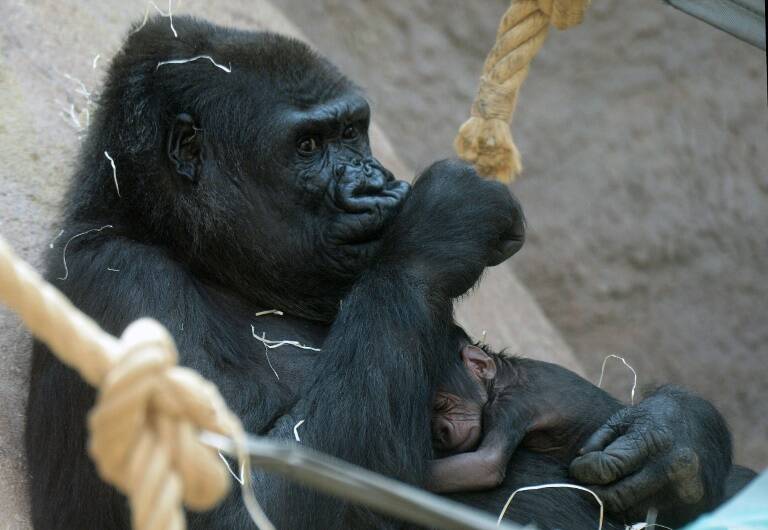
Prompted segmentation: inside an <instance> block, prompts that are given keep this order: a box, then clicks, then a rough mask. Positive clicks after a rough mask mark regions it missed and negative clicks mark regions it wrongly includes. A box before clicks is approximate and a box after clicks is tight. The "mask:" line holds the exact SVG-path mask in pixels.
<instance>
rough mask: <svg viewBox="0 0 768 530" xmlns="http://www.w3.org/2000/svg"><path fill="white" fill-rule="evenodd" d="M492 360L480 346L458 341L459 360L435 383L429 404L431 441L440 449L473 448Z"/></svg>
mask: <svg viewBox="0 0 768 530" xmlns="http://www.w3.org/2000/svg"><path fill="white" fill-rule="evenodd" d="M495 376H496V363H495V361H494V360H493V359H492V358H491V357H490V356H489V355H488V354H487V353H486V352H485V351H483V350H482V348H480V347H478V346H474V345H472V344H468V343H467V342H462V343H461V362H460V363H457V364H456V365H455V366H454V367H452V368H451V369H449V371H448V374H446V377H445V379H444V380H443V381H442V382H441V383H440V384H439V385H438V388H437V392H436V394H435V399H434V403H433V408H432V445H433V447H434V448H435V449H436V450H437V451H439V452H443V453H463V452H466V451H470V450H472V449H474V448H475V447H476V446H477V444H478V443H479V442H480V438H481V435H482V430H483V429H482V427H483V425H482V417H483V407H484V406H485V404H486V403H487V402H488V390H489V388H490V386H491V384H492V383H493V378H494V377H495Z"/></svg>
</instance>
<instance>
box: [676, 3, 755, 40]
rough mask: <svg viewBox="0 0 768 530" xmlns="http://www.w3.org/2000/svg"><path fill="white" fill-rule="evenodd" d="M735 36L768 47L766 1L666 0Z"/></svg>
mask: <svg viewBox="0 0 768 530" xmlns="http://www.w3.org/2000/svg"><path fill="white" fill-rule="evenodd" d="M664 1H665V2H666V3H668V4H669V5H671V6H672V7H675V8H677V9H679V10H680V11H682V12H684V13H687V14H689V15H691V16H694V17H696V18H698V19H699V20H703V21H704V22H706V23H707V24H710V25H712V26H714V27H716V28H718V29H721V30H723V31H725V32H726V33H730V34H731V35H733V36H734V37H736V38H739V39H741V40H743V41H745V42H748V43H750V44H752V45H753V46H757V47H758V48H760V49H763V50H764V49H765V2H764V0H664Z"/></svg>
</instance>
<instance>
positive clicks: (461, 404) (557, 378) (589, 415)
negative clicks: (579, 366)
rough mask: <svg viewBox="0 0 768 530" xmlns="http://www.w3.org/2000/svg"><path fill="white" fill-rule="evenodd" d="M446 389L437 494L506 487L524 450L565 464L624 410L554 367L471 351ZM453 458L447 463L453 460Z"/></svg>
mask: <svg viewBox="0 0 768 530" xmlns="http://www.w3.org/2000/svg"><path fill="white" fill-rule="evenodd" d="M461 360H462V364H460V365H457V366H456V367H455V368H454V369H451V370H450V371H449V373H448V374H447V377H446V379H445V380H444V381H443V382H442V384H440V385H439V387H438V391H437V394H436V396H435V400H434V409H433V416H432V439H433V446H434V448H435V450H436V452H437V454H438V455H441V456H444V458H439V459H437V460H434V461H433V462H432V467H431V481H430V484H429V487H430V489H432V490H433V491H436V492H441V493H451V492H457V491H471V490H483V489H489V488H493V487H496V486H498V485H499V484H501V483H502V482H503V480H504V477H505V474H506V469H507V464H508V463H509V460H510V458H511V457H512V453H513V452H514V451H515V449H517V448H518V447H524V448H526V449H529V450H531V451H534V452H538V453H546V454H548V455H550V456H552V457H554V458H556V459H557V460H559V461H561V462H563V463H564V464H569V463H570V462H571V461H572V460H573V459H574V458H575V457H576V456H578V455H579V452H580V449H581V447H582V446H583V444H584V443H585V442H586V441H587V439H588V438H589V436H590V435H591V434H592V433H594V432H595V431H596V430H597V429H598V428H599V427H600V426H601V425H602V424H603V423H605V421H606V420H607V419H608V418H609V417H610V416H611V414H613V413H614V412H616V411H618V410H619V409H620V408H622V405H621V403H619V402H618V401H617V400H616V399H614V398H613V397H611V396H610V395H608V394H607V393H606V392H604V391H603V390H601V389H599V388H597V387H596V386H594V385H593V384H591V383H590V382H588V381H586V380H585V379H582V378H581V377H579V376H578V375H576V374H575V373H573V372H571V371H569V370H566V369H565V368H562V367H561V366H557V365H555V364H551V363H546V362H543V361H536V360H533V359H525V358H521V357H510V356H505V355H501V354H498V353H494V352H491V351H490V350H489V349H488V348H487V347H484V346H483V347H481V346H476V345H473V344H469V343H464V344H462V347H461ZM446 455H448V456H446Z"/></svg>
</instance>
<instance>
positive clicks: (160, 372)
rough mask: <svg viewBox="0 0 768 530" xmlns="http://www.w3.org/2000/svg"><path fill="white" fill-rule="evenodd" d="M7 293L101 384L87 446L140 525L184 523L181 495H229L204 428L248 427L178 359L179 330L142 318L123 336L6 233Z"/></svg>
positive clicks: (28, 320)
mask: <svg viewBox="0 0 768 530" xmlns="http://www.w3.org/2000/svg"><path fill="white" fill-rule="evenodd" d="M0 302H3V303H4V304H5V305H7V306H8V307H9V308H10V309H12V310H13V311H15V312H16V313H18V314H19V315H20V316H21V318H22V319H23V320H24V323H25V324H26V326H27V327H28V328H29V330H30V331H31V332H32V333H33V334H34V335H35V336H36V337H37V338H39V339H40V340H42V341H43V342H45V343H46V344H47V345H48V346H49V347H50V348H51V350H52V351H53V352H54V353H55V354H56V356H57V357H58V358H59V359H61V361H62V362H64V363H65V364H67V365H69V366H70V367H72V368H74V369H75V370H77V371H78V372H79V373H80V375H81V376H82V377H83V378H84V379H85V380H86V381H88V383H90V384H91V385H93V386H95V387H97V388H98V389H99V396H98V400H97V403H96V406H95V407H94V409H93V410H92V411H91V413H90V415H89V417H88V426H89V430H90V442H89V452H90V455H91V457H92V458H93V459H94V461H95V462H96V467H97V469H98V471H99V474H100V475H101V477H102V478H103V479H104V480H106V481H108V482H109V483H111V484H113V485H114V486H115V487H117V488H118V489H119V490H120V491H121V492H122V493H124V494H125V495H126V496H127V497H128V499H129V502H130V506H131V514H132V521H133V528H134V529H135V530H183V529H184V528H185V526H186V523H185V519H184V512H183V510H182V507H181V505H182V502H183V503H184V504H185V505H186V506H187V507H188V508H190V509H193V510H205V509H209V508H211V507H213V506H214V505H215V504H216V503H217V502H218V501H219V500H221V499H222V498H223V497H224V495H226V493H227V491H228V489H229V475H228V472H227V470H226V468H225V467H224V463H223V462H222V461H221V460H220V459H219V457H218V455H217V453H216V452H215V451H214V450H212V449H210V448H208V447H206V446H204V445H202V444H201V443H200V442H199V439H198V433H199V431H200V430H203V429H204V430H207V431H212V432H216V433H220V434H223V435H225V436H230V437H234V438H235V439H242V436H243V429H242V426H241V424H240V421H239V419H238V418H237V417H236V416H235V415H234V414H232V412H230V411H229V409H228V408H227V406H226V404H225V403H224V400H223V398H222V397H221V395H220V394H219V392H218V390H217V388H216V387H215V386H214V385H213V384H211V383H210V382H208V381H206V380H205V379H203V378H202V377H201V376H200V375H199V374H197V373H196V372H194V371H193V370H190V369H187V368H182V367H178V366H176V360H177V352H176V348H175V345H174V343H173V339H172V338H171V336H170V335H169V334H168V331H167V330H166V329H165V328H164V327H163V326H162V325H160V324H159V323H158V322H156V321H154V320H150V319H142V320H138V321H136V322H134V323H133V324H131V325H130V326H129V327H128V328H127V329H126V330H125V332H124V333H123V336H122V337H121V338H120V340H117V339H115V338H114V337H112V336H111V335H109V334H108V333H106V332H104V331H103V330H102V329H101V328H100V327H99V326H98V325H97V324H96V323H95V322H94V321H93V320H91V319H90V318H88V317H87V316H86V315H84V314H83V313H82V312H80V311H79V310H78V309H77V308H75V307H74V306H73V305H72V304H71V303H70V302H69V300H67V299H66V298H65V297H64V295H62V294H61V293H60V292H59V291H58V290H57V289H55V288H54V287H53V286H51V285H50V284H48V283H46V282H45V281H44V280H43V279H42V278H41V277H40V276H39V275H38V274H37V273H36V272H35V271H34V270H33V269H32V268H31V267H30V266H29V265H27V264H26V263H24V262H23V261H22V260H21V259H20V258H18V257H17V256H16V255H15V254H14V253H13V252H12V251H11V248H10V247H9V246H8V244H7V243H6V242H5V241H4V240H3V239H2V238H0ZM86 502H87V499H86Z"/></svg>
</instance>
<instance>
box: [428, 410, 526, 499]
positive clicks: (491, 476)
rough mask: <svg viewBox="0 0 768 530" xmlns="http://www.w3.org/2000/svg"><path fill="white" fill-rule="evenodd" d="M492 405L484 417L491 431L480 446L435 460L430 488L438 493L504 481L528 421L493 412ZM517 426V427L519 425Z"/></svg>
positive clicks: (493, 484)
mask: <svg viewBox="0 0 768 530" xmlns="http://www.w3.org/2000/svg"><path fill="white" fill-rule="evenodd" d="M500 408H502V407H491V408H490V410H489V411H487V412H486V414H485V415H484V418H483V421H484V423H485V425H486V426H488V427H487V428H488V432H487V434H486V435H485V437H484V438H483V440H482V442H480V446H479V447H478V448H477V449H476V450H475V451H471V452H468V453H459V454H456V455H451V456H448V457H446V458H439V459H437V460H432V462H431V463H430V467H429V476H428V478H427V488H428V489H429V490H431V491H434V492H436V493H455V492H459V491H477V490H486V489H491V488H495V487H496V486H498V485H500V484H501V483H502V482H503V481H504V476H505V474H506V471H507V464H508V463H509V459H510V458H511V457H512V453H513V452H514V451H515V449H516V448H517V446H518V445H519V444H520V442H521V441H522V439H523V437H524V436H525V433H526V429H525V428H524V427H523V428H519V426H521V425H525V423H524V422H521V421H520V420H521V419H520V418H510V417H509V415H507V414H504V413H503V411H501V414H494V410H493V409H500ZM516 426H518V427H516Z"/></svg>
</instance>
